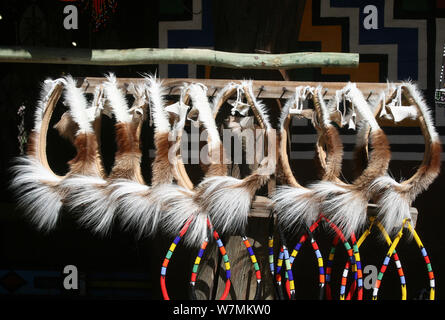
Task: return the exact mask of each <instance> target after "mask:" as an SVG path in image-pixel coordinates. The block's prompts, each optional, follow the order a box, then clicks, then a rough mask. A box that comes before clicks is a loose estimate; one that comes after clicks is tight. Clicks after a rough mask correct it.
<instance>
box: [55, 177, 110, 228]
mask: <svg viewBox="0 0 445 320" xmlns="http://www.w3.org/2000/svg"><path fill="white" fill-rule="evenodd" d="M60 187H61V188H62V189H65V190H66V191H67V195H66V197H65V199H64V200H65V205H66V206H67V207H68V208H69V209H70V210H72V211H74V212H79V217H78V220H79V222H80V223H81V224H82V225H83V226H85V227H87V228H88V229H92V230H93V231H94V232H96V233H99V234H107V233H108V232H109V231H110V229H111V226H112V223H113V218H114V212H115V210H116V206H115V204H114V202H113V201H110V199H109V196H108V194H109V193H108V192H107V181H106V180H104V179H102V178H99V177H90V176H83V175H76V176H72V177H69V178H68V179H64V180H63V181H62V183H61V186H60Z"/></svg>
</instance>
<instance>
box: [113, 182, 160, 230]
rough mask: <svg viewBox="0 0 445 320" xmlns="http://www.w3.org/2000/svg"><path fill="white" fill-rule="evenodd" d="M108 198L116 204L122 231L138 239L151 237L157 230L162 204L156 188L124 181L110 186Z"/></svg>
mask: <svg viewBox="0 0 445 320" xmlns="http://www.w3.org/2000/svg"><path fill="white" fill-rule="evenodd" d="M110 189H112V192H111V195H110V198H111V199H112V200H113V201H114V202H115V203H116V207H117V212H118V218H119V221H120V223H121V225H122V227H123V228H124V230H131V231H134V232H135V233H136V236H137V237H138V238H142V237H146V236H152V235H154V234H155V233H156V232H157V230H158V225H159V223H160V218H161V210H162V203H161V202H160V201H159V199H158V198H157V196H158V195H159V191H158V187H154V188H151V187H149V186H147V185H143V184H140V183H138V182H134V181H131V180H126V179H117V180H115V181H114V182H113V183H112V184H111V185H110Z"/></svg>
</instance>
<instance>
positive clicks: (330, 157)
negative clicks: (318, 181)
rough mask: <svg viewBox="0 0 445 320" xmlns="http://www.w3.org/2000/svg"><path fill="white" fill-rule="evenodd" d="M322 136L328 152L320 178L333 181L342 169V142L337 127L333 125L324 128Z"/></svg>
mask: <svg viewBox="0 0 445 320" xmlns="http://www.w3.org/2000/svg"><path fill="white" fill-rule="evenodd" d="M323 138H324V142H325V144H326V150H327V151H328V154H327V160H326V167H325V168H324V173H323V175H322V180H327V181H334V180H336V179H338V176H339V175H340V172H341V169H342V160H343V143H342V141H341V139H340V135H339V134H338V131H337V129H336V128H334V127H333V126H328V127H327V128H326V131H325V132H324V133H323Z"/></svg>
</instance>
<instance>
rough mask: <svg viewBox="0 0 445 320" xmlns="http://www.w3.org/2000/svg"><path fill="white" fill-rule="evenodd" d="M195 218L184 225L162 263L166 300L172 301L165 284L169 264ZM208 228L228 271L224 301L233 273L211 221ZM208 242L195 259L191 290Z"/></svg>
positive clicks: (163, 292) (162, 288)
mask: <svg viewBox="0 0 445 320" xmlns="http://www.w3.org/2000/svg"><path fill="white" fill-rule="evenodd" d="M193 218H194V217H193V216H191V217H189V218H188V219H187V221H186V223H185V224H184V226H183V227H182V229H181V231H180V232H179V236H176V238H175V239H174V240H173V243H172V244H171V245H170V248H169V249H168V251H167V254H166V255H165V258H164V261H163V263H162V266H161V291H162V296H163V298H164V300H170V298H169V296H168V292H167V287H166V284H165V280H166V276H167V267H168V264H169V262H170V260H171V257H172V255H173V253H174V251H175V249H176V246H177V245H178V244H179V242H180V241H181V239H182V237H183V236H184V234H185V233H186V232H187V230H188V228H189V226H190V224H191V223H192V221H193ZM207 226H208V228H209V229H210V230H211V231H212V235H213V238H214V239H215V241H216V244H217V245H218V248H219V251H220V253H221V256H222V259H223V261H224V268H225V270H226V286H225V289H224V292H223V294H222V296H221V298H220V300H224V299H225V298H226V297H227V295H228V294H229V290H230V285H231V282H230V276H231V271H230V262H229V257H228V256H227V252H226V249H225V248H224V244H223V242H222V241H221V239H220V237H219V235H218V233H217V232H216V230H213V226H212V224H211V223H210V220H209V219H207ZM207 240H208V239H207ZM207 240H206V241H204V243H203V244H202V245H201V249H200V251H199V253H198V257H197V259H195V264H194V266H193V270H192V277H191V280H192V281H190V286H191V288H194V285H195V282H196V276H197V272H198V268H199V264H200V262H201V258H202V255H203V254H204V250H205V247H207V243H208V241H207ZM203 247H204V250H202V249H203ZM201 251H202V252H201ZM199 254H201V256H199Z"/></svg>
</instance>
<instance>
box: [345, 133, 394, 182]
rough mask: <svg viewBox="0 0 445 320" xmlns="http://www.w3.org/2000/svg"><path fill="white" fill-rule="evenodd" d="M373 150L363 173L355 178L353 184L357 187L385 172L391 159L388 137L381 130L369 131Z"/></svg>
mask: <svg viewBox="0 0 445 320" xmlns="http://www.w3.org/2000/svg"><path fill="white" fill-rule="evenodd" d="M371 144H372V146H373V150H372V151H371V154H370V159H369V163H368V166H367V167H366V169H365V170H364V171H363V173H362V174H361V175H360V176H359V177H358V178H357V179H355V181H354V183H353V185H354V186H355V187H356V188H358V189H364V188H366V187H367V186H369V185H370V184H371V182H372V181H373V180H374V179H376V178H377V177H379V176H382V175H383V174H385V173H386V171H387V170H388V166H389V161H390V160H391V151H390V147H389V142H388V138H387V137H386V135H385V133H384V132H383V130H381V129H379V130H378V131H377V132H373V133H371Z"/></svg>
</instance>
